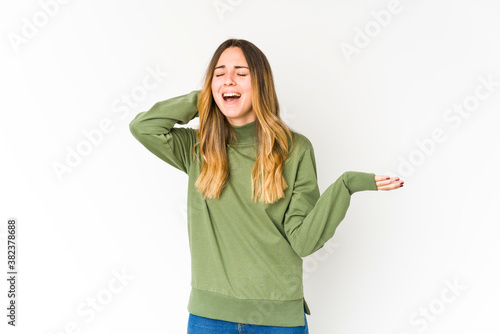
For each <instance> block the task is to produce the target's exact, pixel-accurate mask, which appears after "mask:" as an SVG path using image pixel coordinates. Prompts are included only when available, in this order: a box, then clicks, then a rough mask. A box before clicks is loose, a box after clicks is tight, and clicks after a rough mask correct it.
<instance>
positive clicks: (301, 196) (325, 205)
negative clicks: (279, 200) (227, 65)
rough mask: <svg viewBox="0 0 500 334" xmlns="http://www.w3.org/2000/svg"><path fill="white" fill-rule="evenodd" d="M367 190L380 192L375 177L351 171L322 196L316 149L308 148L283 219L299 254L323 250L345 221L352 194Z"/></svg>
mask: <svg viewBox="0 0 500 334" xmlns="http://www.w3.org/2000/svg"><path fill="white" fill-rule="evenodd" d="M364 190H378V189H377V184H376V182H375V174H373V173H364V172H354V171H349V172H345V173H344V174H342V175H341V176H340V177H339V178H338V179H337V180H336V181H335V182H334V183H332V184H331V185H330V186H329V187H328V188H327V189H326V190H325V191H324V192H323V194H322V195H321V196H320V193H319V188H318V182H317V173H316V161H315V157H314V150H313V148H312V147H311V148H308V149H307V150H306V151H305V152H304V154H303V156H302V158H301V160H300V162H299V167H298V171H297V174H296V178H295V182H294V185H293V194H292V198H291V200H290V204H289V206H288V208H287V211H286V213H285V217H284V229H285V233H286V235H287V238H288V241H289V242H290V244H291V246H292V248H293V249H294V251H295V252H296V253H297V255H299V256H300V257H306V256H308V255H310V254H312V253H314V252H316V251H317V250H318V249H320V248H321V247H323V245H324V244H325V243H326V242H327V241H328V240H329V239H330V238H331V237H332V236H333V235H334V233H335V230H336V228H337V226H338V225H339V224H340V222H341V221H342V220H343V219H344V217H345V215H346V213H347V209H348V208H349V204H350V201H351V195H353V194H354V193H356V192H358V191H364Z"/></svg>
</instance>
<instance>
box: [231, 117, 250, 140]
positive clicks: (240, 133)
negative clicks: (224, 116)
mask: <svg viewBox="0 0 500 334" xmlns="http://www.w3.org/2000/svg"><path fill="white" fill-rule="evenodd" d="M255 123H256V120H253V121H252V122H249V123H247V124H244V125H232V124H230V126H231V127H232V128H233V131H234V133H235V134H236V140H237V142H234V143H231V144H236V145H237V144H251V143H254V142H255Z"/></svg>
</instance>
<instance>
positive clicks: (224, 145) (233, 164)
mask: <svg viewBox="0 0 500 334" xmlns="http://www.w3.org/2000/svg"><path fill="white" fill-rule="evenodd" d="M195 117H199V120H200V125H199V128H198V129H192V128H187V127H174V125H175V124H177V123H178V124H187V123H189V121H190V120H192V119H193V118H195ZM130 131H131V132H132V134H133V135H134V137H135V138H137V140H138V141H139V142H141V143H142V144H143V145H144V146H145V147H146V148H147V149H148V150H150V151H151V152H152V153H154V154H155V155H157V156H158V157H159V158H161V159H162V160H164V161H165V162H167V163H168V164H170V165H172V166H173V167H175V168H177V169H179V170H181V171H183V172H185V173H186V174H188V176H189V181H188V199H187V201H188V234H189V244H190V250H191V273H192V278H191V294H190V297H189V303H188V311H189V313H190V314H189V322H188V333H193V334H194V333H242V332H243V333H308V327H307V319H306V314H309V315H310V314H311V313H310V310H309V307H308V305H307V303H306V301H305V299H304V294H303V285H302V257H306V256H308V255H310V254H312V253H314V252H316V251H317V250H318V249H320V248H321V247H323V245H324V244H325V243H326V242H327V241H328V240H329V239H330V238H331V237H332V236H333V234H334V233H335V229H336V228H337V226H338V225H339V223H340V222H341V221H342V220H343V218H344V216H345V215H346V213H347V209H348V207H349V203H350V198H351V196H352V194H354V193H355V192H358V191H365V190H392V189H396V188H399V187H401V186H402V185H403V182H402V181H399V178H398V177H392V178H390V177H388V176H383V175H375V174H373V173H364V172H354V171H350V172H345V173H344V174H342V175H341V176H340V177H339V178H338V179H337V180H336V181H335V182H334V183H333V184H331V185H330V186H329V187H328V188H327V189H326V190H325V192H324V193H323V194H322V195H321V196H320V193H319V188H318V184H317V174H316V162H315V156H314V149H313V146H312V144H311V142H310V141H309V140H308V139H307V138H306V137H305V136H304V135H302V134H299V133H297V132H295V131H291V130H290V129H289V128H288V127H287V125H286V124H285V123H284V122H283V121H282V120H281V118H280V114H279V105H278V99H277V96H276V92H275V88H274V82H273V76H272V72H271V68H270V66H269V63H268V61H267V58H266V56H265V55H264V54H263V53H262V52H261V51H260V50H259V49H258V48H257V47H256V46H255V45H253V44H252V43H250V42H248V41H245V40H237V39H230V40H227V41H225V42H224V43H222V44H221V45H220V46H219V48H218V49H217V50H216V51H215V54H214V56H213V57H212V60H211V62H210V64H209V66H208V69H207V72H206V77H205V83H204V86H203V88H202V89H201V90H200V91H192V92H191V93H189V94H186V95H182V96H178V97H175V98H171V99H168V100H165V101H161V102H157V103H156V104H155V105H154V106H153V107H152V108H151V109H150V110H149V111H147V112H141V113H139V114H138V115H137V116H136V117H135V118H134V119H133V120H132V121H131V123H130ZM173 191H175V190H173Z"/></svg>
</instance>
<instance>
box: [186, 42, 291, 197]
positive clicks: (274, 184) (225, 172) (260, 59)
mask: <svg viewBox="0 0 500 334" xmlns="http://www.w3.org/2000/svg"><path fill="white" fill-rule="evenodd" d="M230 47H239V48H240V49H241V50H242V51H243V54H244V56H245V59H246V61H247V63H248V67H249V70H250V78H251V84H252V109H253V111H254V112H255V116H256V119H255V136H256V145H255V155H256V160H255V164H254V166H253V169H252V200H253V201H254V202H257V199H258V198H259V197H260V201H262V202H264V203H266V204H272V203H274V202H276V201H277V200H279V199H280V198H283V197H285V194H284V190H285V189H287V188H288V184H287V183H286V181H285V178H284V177H283V167H284V164H285V161H286V158H287V157H288V154H289V150H291V148H292V147H293V140H292V134H291V131H290V129H289V128H288V126H287V125H286V124H285V123H284V122H283V121H282V120H281V118H280V112H279V104H278V98H277V95H276V91H275V88H274V80H273V75H272V72H271V66H270V65H269V62H268V60H267V58H266V56H265V55H264V53H262V51H261V50H260V49H259V48H257V47H256V46H255V45H254V44H252V43H250V42H248V41H246V40H242V39H229V40H227V41H225V42H224V43H222V44H221V45H220V46H219V47H218V48H217V50H216V51H215V53H214V55H213V57H212V60H211V61H210V63H209V65H208V69H207V72H206V74H205V83H204V85H203V88H202V89H201V91H200V93H199V95H198V112H199V118H200V125H199V128H198V129H197V131H196V134H197V137H198V139H199V141H198V142H197V143H196V145H199V146H200V154H201V156H202V159H203V162H204V163H203V164H202V169H201V172H200V175H199V177H198V179H197V180H196V183H195V186H196V188H197V189H198V191H199V192H200V193H201V194H203V198H204V199H207V198H219V197H220V194H221V193H222V190H223V189H224V187H225V185H226V183H227V180H228V178H229V163H228V158H227V151H226V148H227V144H228V143H229V141H230V139H236V135H235V133H234V131H233V129H232V128H231V126H230V124H229V122H228V121H227V119H226V117H225V116H224V114H223V113H222V112H221V111H220V109H219V107H218V106H217V104H216V103H215V101H214V99H213V95H212V78H213V75H214V71H215V66H216V65H217V62H218V60H219V58H220V56H221V54H222V52H224V50H226V49H227V48H230ZM287 135H288V138H287ZM288 139H289V140H290V142H288ZM289 144H291V147H290V149H289ZM196 145H195V146H194V147H196ZM196 157H197V158H198V161H200V158H199V157H198V156H197V155H196ZM200 164H201V162H200Z"/></svg>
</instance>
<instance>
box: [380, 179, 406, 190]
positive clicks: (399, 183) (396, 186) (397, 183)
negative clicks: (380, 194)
mask: <svg viewBox="0 0 500 334" xmlns="http://www.w3.org/2000/svg"><path fill="white" fill-rule="evenodd" d="M403 185H404V181H394V182H392V183H390V184H387V185H382V186H377V189H378V190H393V189H399V188H401V187H403Z"/></svg>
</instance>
